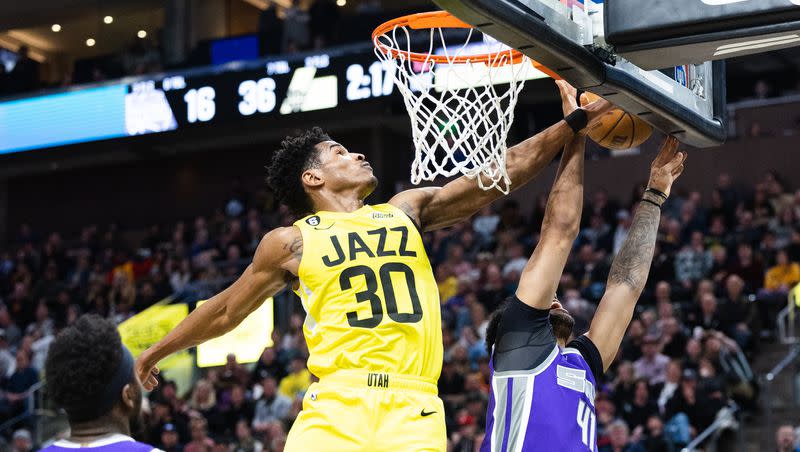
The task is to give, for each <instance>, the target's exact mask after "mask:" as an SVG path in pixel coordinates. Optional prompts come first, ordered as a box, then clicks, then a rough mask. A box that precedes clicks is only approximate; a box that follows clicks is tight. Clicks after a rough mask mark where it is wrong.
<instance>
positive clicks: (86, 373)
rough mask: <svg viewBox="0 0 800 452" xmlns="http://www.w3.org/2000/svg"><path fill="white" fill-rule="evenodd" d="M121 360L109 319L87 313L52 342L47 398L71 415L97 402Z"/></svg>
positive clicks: (118, 346)
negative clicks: (72, 412)
mask: <svg viewBox="0 0 800 452" xmlns="http://www.w3.org/2000/svg"><path fill="white" fill-rule="evenodd" d="M121 360H122V340H121V339H120V337H119V333H118V332H117V327H116V325H114V323H113V322H111V321H110V320H106V319H104V318H102V317H100V316H99V315H96V314H89V315H84V316H81V317H80V318H78V320H77V321H75V323H74V324H73V325H72V326H70V327H68V328H65V329H64V330H63V331H61V333H60V334H59V335H58V336H57V337H56V338H55V340H53V343H52V344H51V345H50V349H49V351H48V353H47V361H46V362H45V379H46V381H47V393H48V395H49V396H50V398H51V399H52V400H53V401H54V402H55V403H56V404H57V405H59V406H61V407H62V408H64V409H65V410H66V411H67V415H70V414H71V413H70V412H71V411H72V410H82V409H85V407H86V406H91V405H92V404H95V403H97V398H98V391H100V390H101V389H99V388H103V387H105V386H106V385H107V384H108V382H109V381H111V379H112V378H113V377H114V374H115V373H116V372H117V368H118V367H119V366H120V362H121Z"/></svg>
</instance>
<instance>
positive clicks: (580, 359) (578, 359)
mask: <svg viewBox="0 0 800 452" xmlns="http://www.w3.org/2000/svg"><path fill="white" fill-rule="evenodd" d="M561 356H562V359H563V360H564V361H566V362H568V363H570V364H572V365H576V366H579V367H582V368H584V369H588V370H589V371H591V373H592V376H593V377H594V378H595V381H598V380H599V379H600V378H601V377H602V375H603V359H602V357H601V356H600V351H599V350H598V349H597V346H596V345H594V342H592V340H591V339H590V338H589V336H587V335H585V334H582V335H580V336H578V337H576V338H575V339H573V340H572V341H571V342H570V343H569V344H567V346H566V347H565V348H564V349H563V350H562V351H561Z"/></svg>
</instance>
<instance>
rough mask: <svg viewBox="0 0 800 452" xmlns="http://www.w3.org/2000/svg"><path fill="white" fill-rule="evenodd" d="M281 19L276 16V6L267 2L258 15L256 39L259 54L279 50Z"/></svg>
mask: <svg viewBox="0 0 800 452" xmlns="http://www.w3.org/2000/svg"><path fill="white" fill-rule="evenodd" d="M282 39H283V21H282V20H281V19H279V18H278V8H277V7H276V6H275V4H274V3H273V2H271V1H270V2H267V9H265V10H264V11H261V14H260V15H259V16H258V40H259V45H260V50H261V52H260V54H261V56H267V55H277V54H279V53H280V52H281V46H282Z"/></svg>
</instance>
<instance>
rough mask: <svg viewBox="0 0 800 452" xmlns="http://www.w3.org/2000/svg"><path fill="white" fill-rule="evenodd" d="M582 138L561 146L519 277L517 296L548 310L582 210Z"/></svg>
mask: <svg viewBox="0 0 800 452" xmlns="http://www.w3.org/2000/svg"><path fill="white" fill-rule="evenodd" d="M585 145H586V139H585V137H584V136H583V135H582V134H580V135H579V136H576V137H575V138H573V139H572V140H571V141H570V142H569V143H567V146H566V147H565V148H564V154H563V155H562V157H561V164H560V166H559V168H558V173H557V174H556V180H555V182H554V183H553V188H552V189H551V190H550V196H549V197H548V198H547V206H545V209H544V219H543V220H542V233H541V237H540V238H539V243H538V244H537V245H536V249H535V250H534V251H533V255H532V256H531V258H530V259H529V260H528V263H527V264H526V265H525V268H524V269H523V271H522V275H521V276H520V280H519V286H518V287H517V298H519V299H520V300H521V301H522V302H523V303H525V304H527V305H528V306H531V307H533V308H536V309H548V308H549V307H550V304H551V303H552V301H553V294H555V292H556V289H557V288H558V281H559V280H560V279H561V273H562V272H563V271H564V265H566V263H567V257H568V256H569V252H570V250H571V249H572V243H573V242H574V241H575V238H576V237H577V236H578V230H579V229H580V223H581V211H582V210H583V157H584V148H585Z"/></svg>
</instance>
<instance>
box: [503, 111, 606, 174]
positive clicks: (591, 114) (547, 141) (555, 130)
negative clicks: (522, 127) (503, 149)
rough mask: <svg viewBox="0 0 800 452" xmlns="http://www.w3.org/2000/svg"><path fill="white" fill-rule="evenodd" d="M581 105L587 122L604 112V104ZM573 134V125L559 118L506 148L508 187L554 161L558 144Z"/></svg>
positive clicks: (562, 144)
mask: <svg viewBox="0 0 800 452" xmlns="http://www.w3.org/2000/svg"><path fill="white" fill-rule="evenodd" d="M582 108H583V109H584V110H586V116H587V119H588V123H589V124H590V125H591V124H593V123H594V122H595V121H597V120H598V119H599V118H600V117H601V116H602V115H603V114H605V112H606V110H605V108H606V106H604V105H595V104H589V105H587V106H585V107H582ZM587 127H588V126H587ZM584 130H586V129H584ZM573 137H575V133H574V132H573V130H572V128H570V126H569V125H567V123H566V121H564V120H561V121H559V122H557V123H555V124H554V125H552V126H550V127H548V128H547V129H545V130H543V131H542V132H539V133H538V134H536V135H534V136H533V137H531V138H529V139H527V140H525V141H523V142H522V143H519V144H518V145H516V146H513V147H511V148H509V150H508V152H507V154H506V158H507V161H506V162H507V163H506V170H507V171H508V175H509V177H510V178H511V188H512V189H516V188H519V187H521V186H522V185H525V183H527V182H528V181H530V180H531V179H533V178H534V177H535V176H536V175H537V174H539V172H541V171H542V169H544V167H546V166H547V165H548V164H549V163H550V162H552V161H553V158H554V157H555V156H556V155H557V154H558V152H559V151H560V150H561V148H563V147H564V145H566V144H567V143H568V142H569V141H570V140H571V139H572V138H573Z"/></svg>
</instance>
